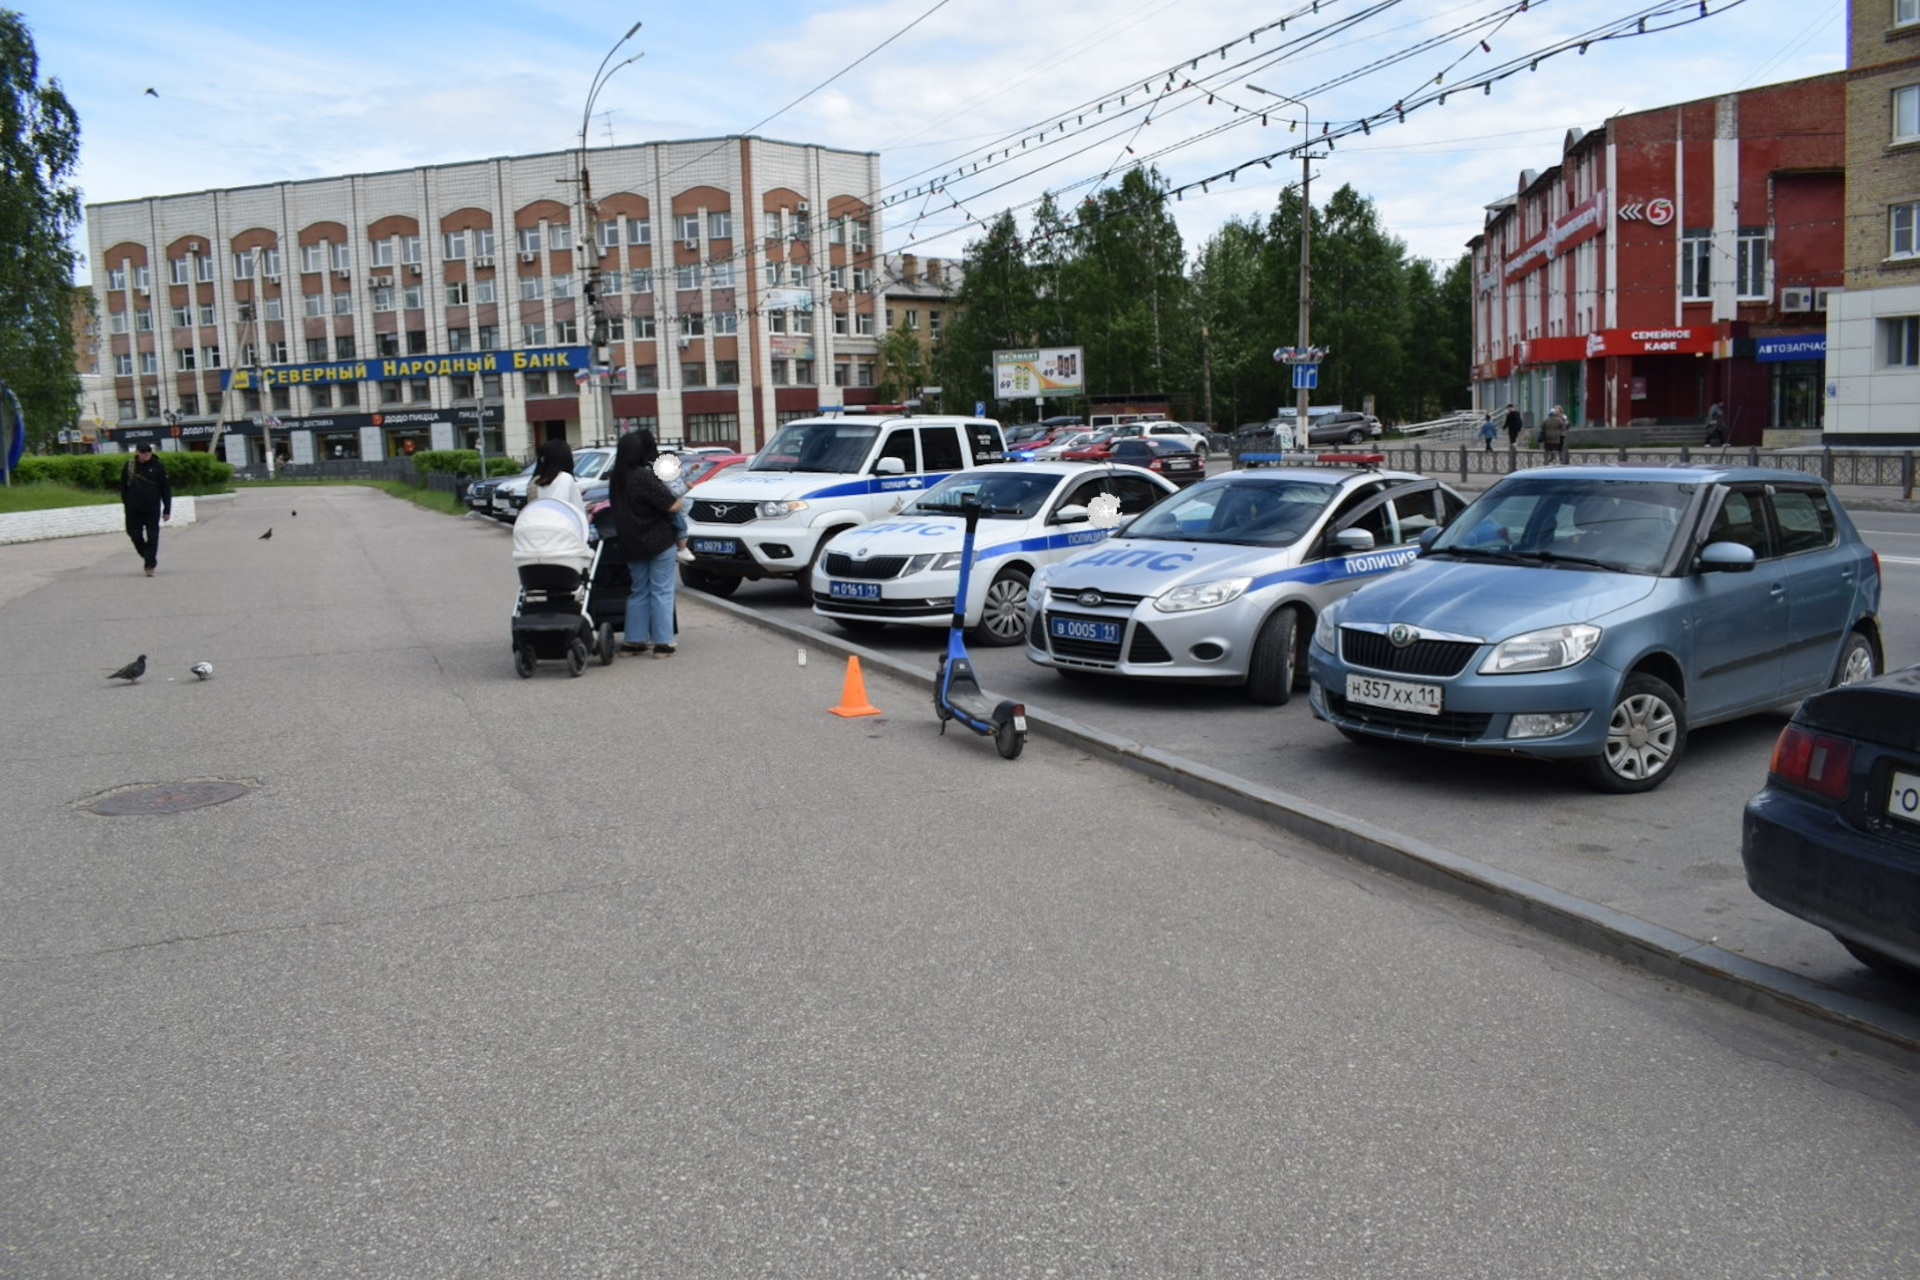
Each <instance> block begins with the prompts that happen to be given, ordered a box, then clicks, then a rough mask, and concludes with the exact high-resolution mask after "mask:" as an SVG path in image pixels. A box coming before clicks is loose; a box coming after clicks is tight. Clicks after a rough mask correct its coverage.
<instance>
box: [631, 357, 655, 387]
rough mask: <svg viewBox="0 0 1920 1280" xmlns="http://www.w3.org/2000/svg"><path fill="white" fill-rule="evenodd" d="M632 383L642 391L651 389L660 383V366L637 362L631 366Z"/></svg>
mask: <svg viewBox="0 0 1920 1280" xmlns="http://www.w3.org/2000/svg"><path fill="white" fill-rule="evenodd" d="M633 385H634V386H635V388H637V389H639V390H642V391H651V390H653V389H654V388H655V387H658V386H659V385H660V366H658V365H652V364H637V365H635V366H633Z"/></svg>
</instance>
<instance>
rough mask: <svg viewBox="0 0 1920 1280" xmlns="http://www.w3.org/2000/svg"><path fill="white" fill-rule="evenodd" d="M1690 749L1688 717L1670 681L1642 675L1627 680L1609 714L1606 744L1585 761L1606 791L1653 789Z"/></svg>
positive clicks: (1591, 777) (1591, 776)
mask: <svg viewBox="0 0 1920 1280" xmlns="http://www.w3.org/2000/svg"><path fill="white" fill-rule="evenodd" d="M1686 749H1687V713H1686V710H1685V708H1684V707H1682V706H1681V703H1680V695H1679V694H1677V693H1675V692H1674V691H1673V687H1672V686H1671V685H1669V684H1668V683H1667V682H1666V681H1664V680H1661V679H1658V678H1657V677H1654V676H1650V675H1647V674H1645V673H1644V672H1642V673H1638V674H1635V675H1631V676H1628V677H1627V682H1626V683H1625V684H1623V685H1621V686H1620V696H1619V697H1617V698H1615V699H1614V701H1613V709H1612V711H1611V712H1609V713H1608V716H1607V741H1606V745H1605V746H1604V747H1603V748H1602V749H1601V752H1600V754H1599V755H1597V756H1595V757H1593V759H1591V760H1589V761H1588V762H1587V777H1588V780H1589V781H1591V782H1592V783H1593V785H1594V786H1595V787H1597V788H1599V789H1600V790H1602V791H1611V792H1615V793H1626V792H1634V791H1651V790H1653V789H1654V788H1655V787H1657V786H1659V785H1660V784H1661V783H1663V782H1665V781H1666V780H1667V775H1669V774H1671V773H1672V772H1673V769H1674V766H1675V765H1677V764H1678V763H1679V762H1680V756H1681V753H1683V752H1684V751H1685V750H1686Z"/></svg>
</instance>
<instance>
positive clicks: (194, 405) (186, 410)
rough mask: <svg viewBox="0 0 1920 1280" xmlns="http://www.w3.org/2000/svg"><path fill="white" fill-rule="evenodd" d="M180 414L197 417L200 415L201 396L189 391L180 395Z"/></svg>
mask: <svg viewBox="0 0 1920 1280" xmlns="http://www.w3.org/2000/svg"><path fill="white" fill-rule="evenodd" d="M180 416H181V417H183V418H197V417H199V416H200V397H199V396H197V395H195V394H194V393H193V392H191V391H189V392H187V393H185V394H184V395H182V396H181V397H180Z"/></svg>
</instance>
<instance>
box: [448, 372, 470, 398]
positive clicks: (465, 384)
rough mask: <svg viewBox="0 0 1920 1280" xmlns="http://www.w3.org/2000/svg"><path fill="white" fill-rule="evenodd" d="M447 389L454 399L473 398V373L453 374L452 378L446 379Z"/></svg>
mask: <svg viewBox="0 0 1920 1280" xmlns="http://www.w3.org/2000/svg"><path fill="white" fill-rule="evenodd" d="M447 391H448V394H450V395H451V396H452V397H453V398H454V399H455V400H471V399H473V375H472V374H470V373H462V374H455V375H454V376H453V378H451V379H450V380H449V381H448V384H447Z"/></svg>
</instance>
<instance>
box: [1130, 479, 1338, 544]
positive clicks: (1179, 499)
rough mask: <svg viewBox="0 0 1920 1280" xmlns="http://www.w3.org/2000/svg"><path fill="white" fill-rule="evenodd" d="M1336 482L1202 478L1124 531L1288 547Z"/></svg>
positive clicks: (1133, 535) (1317, 513)
mask: <svg viewBox="0 0 1920 1280" xmlns="http://www.w3.org/2000/svg"><path fill="white" fill-rule="evenodd" d="M1339 491H1340V488H1339V486H1338V485H1332V484H1320V483H1316V482H1314V481H1310V480H1282V481H1257V480H1229V481H1226V482H1224V483H1221V484H1198V485H1195V486H1194V487H1193V488H1191V489H1185V490H1182V491H1181V492H1180V493H1178V494H1175V495H1174V496H1173V497H1170V498H1166V499H1163V500H1162V501H1160V502H1159V503H1157V504H1156V505H1155V506H1154V507H1153V508H1152V509H1151V510H1149V511H1147V512H1146V513H1145V514H1144V515H1142V516H1141V517H1140V518H1139V519H1137V520H1135V521H1134V522H1133V523H1132V524H1130V525H1128V526H1127V527H1126V528H1125V529H1123V530H1122V531H1121V532H1122V534H1123V535H1124V536H1126V537H1129V538H1163V539H1166V540H1167V541H1170V542H1231V543H1239V544H1244V545H1246V546H1252V547H1284V546H1289V545H1291V544H1293V543H1295V542H1298V541H1299V540H1300V539H1301V538H1303V537H1305V536H1306V534H1307V531H1308V530H1310V529H1312V528H1313V526H1314V523H1315V522H1316V521H1317V520H1319V518H1320V513H1321V512H1323V511H1325V510H1326V509H1327V504H1328V503H1329V502H1332V501H1333V499H1334V495H1335V494H1337V493H1339Z"/></svg>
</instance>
